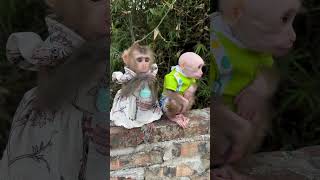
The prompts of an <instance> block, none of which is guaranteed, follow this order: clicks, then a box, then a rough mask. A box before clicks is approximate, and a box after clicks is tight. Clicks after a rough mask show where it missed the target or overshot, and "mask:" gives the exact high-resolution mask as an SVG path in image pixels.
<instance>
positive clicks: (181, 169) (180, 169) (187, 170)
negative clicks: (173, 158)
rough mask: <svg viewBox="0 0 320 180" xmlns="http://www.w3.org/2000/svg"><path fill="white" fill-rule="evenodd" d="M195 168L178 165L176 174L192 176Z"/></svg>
mask: <svg viewBox="0 0 320 180" xmlns="http://www.w3.org/2000/svg"><path fill="white" fill-rule="evenodd" d="M193 174H194V170H193V169H191V168H190V167H189V166H187V165H179V166H177V167H176V176H191V175H193Z"/></svg>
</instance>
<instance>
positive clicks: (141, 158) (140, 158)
mask: <svg viewBox="0 0 320 180" xmlns="http://www.w3.org/2000/svg"><path fill="white" fill-rule="evenodd" d="M151 163H152V162H151V157H150V154H142V155H137V156H135V157H134V159H133V164H134V165H138V166H142V165H147V164H151Z"/></svg>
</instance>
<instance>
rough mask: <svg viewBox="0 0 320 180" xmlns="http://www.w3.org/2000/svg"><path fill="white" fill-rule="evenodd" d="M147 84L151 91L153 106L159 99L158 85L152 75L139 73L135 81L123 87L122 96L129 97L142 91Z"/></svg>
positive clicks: (132, 80)
mask: <svg viewBox="0 0 320 180" xmlns="http://www.w3.org/2000/svg"><path fill="white" fill-rule="evenodd" d="M144 82H146V83H147V85H148V86H149V88H150V91H151V97H152V104H154V103H156V101H157V99H158V98H157V97H158V93H157V92H158V83H157V81H156V78H155V77H154V76H153V75H151V74H146V73H139V74H137V75H136V76H135V77H134V78H133V79H131V80H130V81H128V82H127V83H125V84H123V85H122V88H121V89H122V90H121V96H123V97H128V96H130V95H132V93H134V92H135V91H136V90H138V89H141V88H142V87H141V85H142V84H143V83H144Z"/></svg>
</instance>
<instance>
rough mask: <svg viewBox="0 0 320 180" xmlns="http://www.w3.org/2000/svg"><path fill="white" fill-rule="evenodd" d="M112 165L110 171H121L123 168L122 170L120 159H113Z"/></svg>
mask: <svg viewBox="0 0 320 180" xmlns="http://www.w3.org/2000/svg"><path fill="white" fill-rule="evenodd" d="M110 164H111V167H110V169H111V170H112V171H114V170H118V169H121V168H122V165H121V162H120V160H119V159H112V160H111V162H110Z"/></svg>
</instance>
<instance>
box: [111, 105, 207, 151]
mask: <svg viewBox="0 0 320 180" xmlns="http://www.w3.org/2000/svg"><path fill="white" fill-rule="evenodd" d="M208 110H209V109H208V108H207V109H203V110H201V111H202V113H201V114H199V113H190V115H188V117H189V118H190V124H189V127H188V128H185V129H183V128H181V127H179V126H178V125H177V124H176V123H173V122H170V121H169V120H167V119H164V118H162V119H161V120H159V121H155V122H153V124H154V126H155V128H154V130H153V131H152V132H151V133H150V134H149V137H150V138H149V139H148V143H155V142H163V141H169V140H172V139H178V138H192V137H194V136H199V135H204V134H209V128H210V124H209V123H210V121H209V113H207V112H208ZM110 143H111V149H117V148H124V147H136V146H138V145H140V144H144V143H145V142H144V134H143V131H142V129H141V128H133V129H125V128H123V127H111V128H110Z"/></svg>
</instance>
